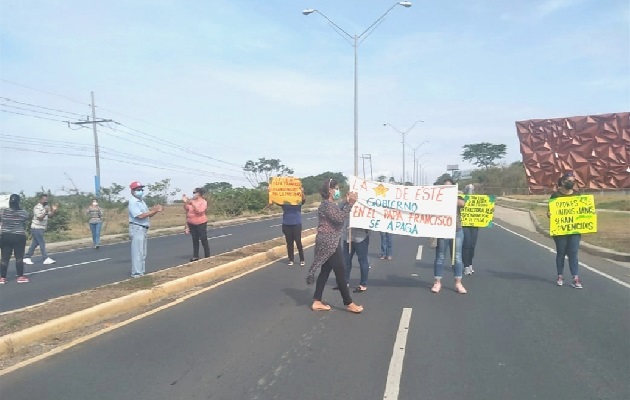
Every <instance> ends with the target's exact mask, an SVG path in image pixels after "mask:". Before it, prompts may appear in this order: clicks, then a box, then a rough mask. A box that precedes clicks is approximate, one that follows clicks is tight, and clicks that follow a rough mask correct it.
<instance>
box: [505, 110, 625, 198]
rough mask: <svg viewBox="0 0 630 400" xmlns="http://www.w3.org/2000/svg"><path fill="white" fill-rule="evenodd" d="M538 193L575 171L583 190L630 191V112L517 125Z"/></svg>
mask: <svg viewBox="0 0 630 400" xmlns="http://www.w3.org/2000/svg"><path fill="white" fill-rule="evenodd" d="M516 132H517V134H518V138H519V141H520V143H521V154H522V156H523V164H524V167H525V173H526V175H527V182H528V184H529V190H530V192H532V193H541V192H545V191H546V192H549V191H550V190H553V189H554V188H555V185H556V181H557V180H558V177H560V175H562V173H564V172H567V171H573V172H574V173H575V178H576V180H577V182H578V186H579V187H580V188H585V189H617V188H623V189H628V188H630V112H622V113H616V114H602V115H587V116H582V117H568V118H553V119H533V120H527V121H517V122H516Z"/></svg>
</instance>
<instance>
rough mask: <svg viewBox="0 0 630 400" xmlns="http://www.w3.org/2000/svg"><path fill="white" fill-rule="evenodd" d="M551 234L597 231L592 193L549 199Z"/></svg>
mask: <svg viewBox="0 0 630 400" xmlns="http://www.w3.org/2000/svg"><path fill="white" fill-rule="evenodd" d="M549 212H550V214H551V216H550V217H549V234H550V235H551V236H558V235H571V234H574V233H593V232H597V211H596V210H595V199H594V198H593V195H592V194H587V195H579V196H564V197H556V198H555V199H551V200H549Z"/></svg>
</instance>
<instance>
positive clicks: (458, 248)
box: [431, 179, 468, 294]
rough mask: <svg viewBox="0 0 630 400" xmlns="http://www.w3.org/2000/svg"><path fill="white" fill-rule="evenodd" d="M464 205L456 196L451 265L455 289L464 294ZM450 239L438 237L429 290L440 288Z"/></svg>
mask: <svg viewBox="0 0 630 400" xmlns="http://www.w3.org/2000/svg"><path fill="white" fill-rule="evenodd" d="M443 184H444V185H452V184H453V181H452V180H450V179H446V180H445V181H444V182H443ZM465 205H466V201H465V200H464V198H463V197H460V196H458V197H457V218H456V220H455V221H456V225H455V265H454V266H453V274H454V275H455V291H456V292H457V293H459V294H466V293H468V291H467V290H466V288H465V287H464V285H462V271H463V269H464V265H463V263H462V247H463V244H464V231H463V230H462V218H461V210H462V208H463V207H464V206H465ZM451 241H452V239H442V238H439V239H438V241H437V247H436V249H435V262H434V263H433V279H434V280H433V286H432V287H431V291H432V292H433V293H439V292H440V290H442V272H443V270H444V259H445V258H446V254H447V249H448V248H449V246H448V243H449V242H451Z"/></svg>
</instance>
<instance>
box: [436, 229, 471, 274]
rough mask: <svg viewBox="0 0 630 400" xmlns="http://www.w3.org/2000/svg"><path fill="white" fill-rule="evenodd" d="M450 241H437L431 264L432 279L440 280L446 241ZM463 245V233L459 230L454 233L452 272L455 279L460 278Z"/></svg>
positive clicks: (446, 246) (446, 247)
mask: <svg viewBox="0 0 630 400" xmlns="http://www.w3.org/2000/svg"><path fill="white" fill-rule="evenodd" d="M450 240H451V239H438V242H437V247H436V249H435V262H434V263H433V277H434V278H435V279H442V270H443V269H444V258H446V252H447V249H448V247H449V246H448V241H450ZM463 244H464V231H462V230H461V229H460V230H458V231H457V232H456V233H455V265H454V268H453V272H454V274H455V278H461V277H462V270H463V269H464V264H463V263H462V247H463Z"/></svg>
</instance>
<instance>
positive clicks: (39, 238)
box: [24, 228, 48, 260]
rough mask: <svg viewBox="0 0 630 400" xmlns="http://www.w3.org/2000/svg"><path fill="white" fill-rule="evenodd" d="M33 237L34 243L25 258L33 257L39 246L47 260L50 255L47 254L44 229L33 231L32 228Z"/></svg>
mask: <svg viewBox="0 0 630 400" xmlns="http://www.w3.org/2000/svg"><path fill="white" fill-rule="evenodd" d="M31 236H33V241H32V242H31V245H30V247H29V248H28V251H27V252H26V254H24V258H31V257H33V253H34V252H35V249H36V248H37V246H39V251H41V252H42V257H43V258H44V260H45V259H47V258H48V253H46V241H45V240H44V229H33V228H31Z"/></svg>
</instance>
